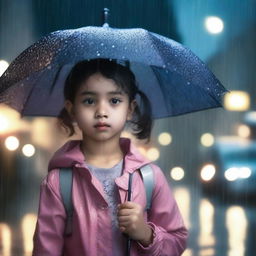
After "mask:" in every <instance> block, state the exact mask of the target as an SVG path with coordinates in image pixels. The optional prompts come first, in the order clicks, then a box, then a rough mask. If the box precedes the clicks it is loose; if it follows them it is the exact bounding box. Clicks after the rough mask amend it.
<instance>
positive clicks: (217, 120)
mask: <svg viewBox="0 0 256 256" xmlns="http://www.w3.org/2000/svg"><path fill="white" fill-rule="evenodd" d="M104 7H108V8H109V9H110V26H112V27H118V28H131V27H143V28H145V29H148V30H150V31H153V32H156V33H159V34H162V35H164V36H167V37H170V38H172V39H174V40H176V41H178V42H180V43H182V44H184V45H185V46H187V47H189V48H190V49H191V50H192V51H193V52H194V53H195V54H197V55H198V56H199V57H200V58H201V59H202V60H203V61H204V62H205V63H206V64H207V65H208V67H209V68H210V69H211V70H212V71H213V73H214V74H215V75H216V76H217V78H218V79H219V80H220V81H221V82H222V84H223V85H224V86H225V87H226V88H227V89H228V90H230V93H229V94H228V95H227V96H226V97H225V98H224V100H223V104H224V108H223V109H212V110H206V111H202V112H197V113H193V114H187V115H183V116H179V117H172V118H166V119H163V120H161V119H160V120H156V121H155V124H154V129H153V133H152V139H151V142H150V143H149V144H143V143H142V142H138V141H136V140H135V139H134V138H132V140H133V141H134V143H136V144H137V145H138V147H139V148H140V150H141V152H142V153H143V154H145V155H146V157H148V158H149V159H151V160H153V161H156V163H157V164H158V165H159V166H160V167H161V168H162V169H163V171H164V172H165V175H166V177H167V179H168V181H169V182H170V186H171V187H172V190H173V192H174V195H175V198H176V200H177V201H178V204H179V207H180V210H181V212H182V215H183V217H184V220H185V223H186V226H187V227H188V229H189V233H190V236H189V241H188V248H187V250H186V251H185V252H184V254H183V255H184V256H197V255H199V256H225V255H227V256H247V255H249V256H251V255H254V254H255V250H256V218H255V216H256V215H255V214H256V206H255V195H256V186H255V181H256V141H255V140H256V112H255V110H256V97H255V96H256V86H255V85H256V72H255V68H256V49H255V48H256V15H255V13H256V2H255V1H254V0H246V1H240V0H232V1H229V0H208V1H204V0H193V1H187V0H161V1H159V0H147V1H145V0H144V1H143V0H136V1H131V0H112V1H110V0H109V1H107V0H105V1H104V0H97V1H94V0H75V1H74V0H73V1H71V0H48V1H43V0H0V75H1V74H2V73H3V72H4V70H5V69H6V68H7V67H8V64H9V63H10V62H11V61H12V60H13V59H14V58H15V57H16V56H17V55H18V54H19V53H21V52H22V51H23V50H25V49H26V48H27V47H28V46H30V45H31V44H32V43H34V42H35V41H36V40H38V39H39V38H40V37H42V36H43V35H45V34H47V33H50V32H52V31H55V30H60V29H68V28H78V27H82V26H88V25H96V26H100V25H102V19H101V15H102V10H103V8H104ZM79 136H80V135H79V133H78V134H77V135H76V136H73V137H72V138H71V139H73V138H79ZM123 136H127V137H131V135H130V133H129V131H126V132H124V134H123ZM68 139H70V138H68V137H67V135H66V134H65V133H60V132H59V128H58V126H57V122H56V119H55V118H28V117H26V118H22V119H21V118H20V116H19V114H18V113H17V112H15V111H14V110H11V109H9V108H8V107H7V106H4V105H0V255H2V256H16V255H17V256H23V255H24V256H25V255H26V256H29V255H31V252H32V246H33V244H32V236H33V232H34V228H35V222H36V217H37V209H38V199H39V187H40V182H41V181H42V179H43V177H44V176H46V175H47V165H48V160H49V158H50V157H51V155H52V154H53V152H55V150H56V149H57V148H59V147H60V146H61V145H62V144H64V143H65V142H66V141H67V140H68Z"/></svg>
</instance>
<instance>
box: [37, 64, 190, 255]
mask: <svg viewBox="0 0 256 256" xmlns="http://www.w3.org/2000/svg"><path fill="white" fill-rule="evenodd" d="M137 94H138V95H139V96H140V98H141V102H142V103H143V104H142V105H143V108H142V109H139V107H138V105H137V104H136V100H135V96H136V95H137ZM64 96H65V108H64V109H63V110H62V112H61V114H60V117H59V118H60V119H61V120H62V124H63V125H64V126H65V127H66V128H67V129H69V131H70V135H72V134H74V126H73V124H74V122H75V123H77V125H78V127H79V128H80V129H81V131H82V135H83V136H82V140H81V141H78V140H77V141H69V142H67V143H66V144H65V145H64V146H63V147H62V148H60V149H59V150H58V151H57V152H56V153H55V154H54V156H53V158H52V159H51V161H50V163H49V171H50V172H49V174H48V175H47V177H46V178H45V179H44V180H43V182H42V185H41V195H40V206H39V212H38V221H37V226H36V231H35V234H34V250H33V255H34V256H60V255H65V256H71V255H72V256H83V255H84V256H85V255H90V256H99V255H104V256H113V255H116V256H123V255H125V241H126V239H127V236H129V237H130V238H131V239H132V242H131V255H133V256H136V255H152V256H155V255H159V256H160V255H162V256H163V255H173V256H178V255H181V254H182V252H183V251H184V249H185V244H186V238H187V230H186V228H185V227H184V224H183V220H182V217H181V215H180V212H179V210H178V207H177V204H176V202H175V200H174V197H173V195H172V193H171V191H170V188H169V185H168V183H167V181H166V179H165V176H164V174H163V173H162V171H161V170H160V168H159V167H158V166H156V165H154V164H152V163H150V165H151V167H152V169H153V173H154V189H153V195H152V201H151V204H152V206H151V209H150V211H149V213H147V212H146V211H144V208H145V205H146V198H145V189H144V183H143V181H142V179H141V176H140V174H139V172H138V171H137V170H138V169H139V168H141V167H142V166H144V165H146V164H149V161H148V160H147V159H145V158H144V157H143V156H142V155H141V154H140V153H139V152H138V151H137V150H136V148H135V147H134V146H133V145H132V144H131V141H130V140H129V139H126V138H120V136H121V132H122V131H123V129H124V127H125V125H126V123H127V122H129V123H130V124H132V129H133V132H134V134H135V135H136V136H137V138H139V139H149V137H150V132H151V126H152V121H151V108H150V104H149V101H148V99H147V97H146V96H145V94H144V93H142V92H141V91H139V90H138V88H137V86H136V82H135V77H134V75H133V73H132V72H131V71H130V69H129V68H128V67H125V66H122V65H120V64H117V63H116V62H115V61H110V60H106V59H95V60H90V61H82V62H79V63H78V64H76V65H75V66H74V67H73V69H72V70H71V72H70V74H69V75H68V77H67V79H66V83H65V88H64ZM63 167H68V168H72V170H73V187H72V201H73V207H74V212H73V222H72V230H73V231H72V235H70V236H64V229H65V220H66V213H65V209H64V206H63V201H62V198H61V195H60V191H59V188H60V187H59V169H60V168H63ZM129 173H134V175H133V182H132V201H127V189H128V178H129Z"/></svg>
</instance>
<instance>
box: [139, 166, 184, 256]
mask: <svg viewBox="0 0 256 256" xmlns="http://www.w3.org/2000/svg"><path fill="white" fill-rule="evenodd" d="M152 167H153V170H154V179H155V186H154V191H153V195H152V205H151V210H150V213H149V216H148V224H149V226H150V227H151V228H152V230H153V242H152V243H151V244H150V245H149V246H148V247H144V246H142V245H141V244H140V243H137V246H138V250H139V251H140V255H151V256H167V255H169V256H179V255H181V254H182V253H183V251H184V250H185V248H186V240H187V236H188V232H187V229H186V228H185V226H184V223H183V219H182V216H181V214H180V211H179V209H178V206H177V203H176V201H175V199H174V197H173V194H172V192H171V189H170V187H169V184H168V183H167V180H166V178H165V176H164V174H163V172H162V171H161V169H160V168H159V167H158V166H156V165H152Z"/></svg>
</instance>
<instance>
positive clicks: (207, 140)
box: [201, 133, 214, 147]
mask: <svg viewBox="0 0 256 256" xmlns="http://www.w3.org/2000/svg"><path fill="white" fill-rule="evenodd" d="M201 144H202V145H203V146H204V147H211V146H212V145H213V144H214V136H213V135H212V134H211V133H204V134H203V135H202V136H201Z"/></svg>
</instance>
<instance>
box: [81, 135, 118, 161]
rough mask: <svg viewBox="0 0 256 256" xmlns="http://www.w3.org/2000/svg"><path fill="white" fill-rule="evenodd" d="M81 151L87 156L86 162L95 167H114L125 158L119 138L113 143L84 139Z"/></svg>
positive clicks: (112, 141)
mask: <svg viewBox="0 0 256 256" xmlns="http://www.w3.org/2000/svg"><path fill="white" fill-rule="evenodd" d="M81 150H82V152H83V154H84V155H85V159H86V161H87V162H88V163H90V164H94V165H95V164H96V165H101V164H104V165H106V164H109V165H112V164H113V163H117V162H119V161H120V160H121V159H122V158H123V151H122V149H121V147H120V144H119V138H118V139H113V140H111V141H91V140H90V139H87V138H83V141H82V144H81Z"/></svg>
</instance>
